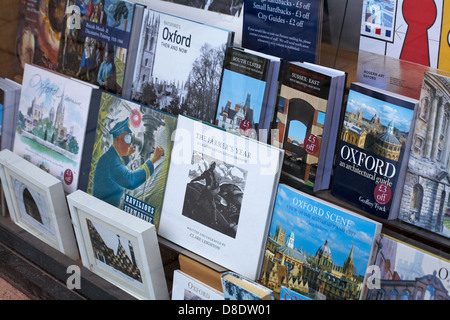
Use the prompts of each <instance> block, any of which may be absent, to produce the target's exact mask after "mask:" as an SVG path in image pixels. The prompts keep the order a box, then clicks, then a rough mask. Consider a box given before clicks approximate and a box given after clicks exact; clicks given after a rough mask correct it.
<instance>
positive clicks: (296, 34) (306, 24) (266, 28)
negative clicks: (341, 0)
mask: <svg viewBox="0 0 450 320" xmlns="http://www.w3.org/2000/svg"><path fill="white" fill-rule="evenodd" d="M323 5H324V4H323V0H312V1H311V0H310V1H276V2H266V1H264V0H253V1H251V2H249V3H248V4H247V3H246V5H245V6H244V16H243V27H242V46H243V47H245V48H249V49H252V50H255V51H259V52H263V53H267V54H271V55H274V56H276V57H280V58H283V59H285V60H301V61H307V62H312V63H317V62H318V60H319V53H320V43H321V39H322V38H321V36H322V13H323V12H322V11H323Z"/></svg>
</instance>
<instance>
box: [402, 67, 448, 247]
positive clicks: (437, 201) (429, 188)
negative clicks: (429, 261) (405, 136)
mask: <svg viewBox="0 0 450 320" xmlns="http://www.w3.org/2000/svg"><path fill="white" fill-rule="evenodd" d="M449 84H450V77H448V76H443V75H439V74H436V73H433V72H425V74H424V77H423V85H422V91H421V94H420V105H419V108H418V113H417V116H416V117H415V119H414V122H415V127H414V131H413V134H412V136H413V142H412V144H411V147H410V148H409V149H407V151H406V152H407V153H409V161H408V164H407V170H406V178H405V182H404V186H403V193H402V194H401V196H400V197H401V204H400V213H399V216H398V218H399V219H400V220H402V221H404V222H407V223H410V224H413V225H415V226H418V227H421V228H424V229H426V230H429V231H432V232H435V233H438V234H440V235H443V236H445V237H447V238H449V237H450V218H449V215H448V213H449V192H448V191H447V190H448V186H449V178H448V177H449V173H450V170H449V166H448V161H449V156H450V148H449V140H450V136H449V131H448V130H449V128H448V123H449V113H448V102H449V99H450V95H449V94H450V90H449Z"/></svg>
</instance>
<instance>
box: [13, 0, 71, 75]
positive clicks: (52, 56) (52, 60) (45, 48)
mask: <svg viewBox="0 0 450 320" xmlns="http://www.w3.org/2000/svg"><path fill="white" fill-rule="evenodd" d="M66 2H67V0H33V1H20V3H19V15H18V17H17V33H16V48H15V49H16V50H15V52H16V55H15V60H14V71H15V73H16V74H17V75H18V76H20V77H22V74H23V70H24V68H25V64H26V63H28V64H35V65H37V66H41V67H44V68H46V69H49V70H56V66H57V63H58V50H59V43H60V39H61V36H62V35H61V30H63V28H64V27H65V24H64V23H65V18H64V17H65V9H66Z"/></svg>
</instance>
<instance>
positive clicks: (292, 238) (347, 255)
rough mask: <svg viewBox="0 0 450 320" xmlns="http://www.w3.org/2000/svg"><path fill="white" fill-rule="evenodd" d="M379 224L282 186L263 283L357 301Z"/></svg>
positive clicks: (303, 292) (266, 249)
mask: <svg viewBox="0 0 450 320" xmlns="http://www.w3.org/2000/svg"><path fill="white" fill-rule="evenodd" d="M380 230H381V224H380V223H378V222H375V221H372V220H371V219H367V218H365V217H363V216H360V215H358V214H356V213H353V212H351V211H348V210H345V209H343V208H341V207H339V206H336V205H334V204H331V203H328V202H325V201H323V200H321V199H319V198H316V197H314V196H311V195H309V194H307V193H304V192H301V191H298V190H296V189H294V188H291V187H289V186H287V185H285V184H280V186H279V188H278V193H277V199H276V203H275V208H274V213H273V216H272V222H271V224H270V230H269V234H268V238H267V244H266V247H265V254H264V264H263V268H262V271H261V275H260V279H259V281H258V282H259V283H261V284H262V285H264V286H266V287H268V288H270V289H272V290H274V292H275V293H277V294H279V293H280V290H281V286H284V287H286V288H287V289H289V290H292V291H295V292H298V293H300V294H301V295H304V296H307V297H309V298H312V299H317V297H319V298H320V299H327V300H358V299H359V298H360V295H361V290H362V285H363V284H364V279H365V274H366V269H367V267H368V265H369V259H370V256H371V252H372V248H373V242H374V240H375V237H376V236H377V235H378V234H379V233H380Z"/></svg>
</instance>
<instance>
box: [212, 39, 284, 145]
mask: <svg viewBox="0 0 450 320" xmlns="http://www.w3.org/2000/svg"><path fill="white" fill-rule="evenodd" d="M280 63H281V59H280V58H277V57H274V56H269V55H265V54H262V53H259V52H255V51H252V50H248V49H245V48H238V47H228V49H227V51H226V58H225V68H224V71H223V76H222V81H221V85H220V94H219V101H218V106H217V115H216V125H217V126H219V127H221V128H224V129H226V130H227V131H230V132H235V133H237V134H242V135H245V136H248V137H251V138H254V139H258V140H259V141H263V142H267V138H268V136H269V131H270V126H271V123H272V120H273V112H274V108H275V100H276V95H277V89H278V74H279V71H280Z"/></svg>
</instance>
